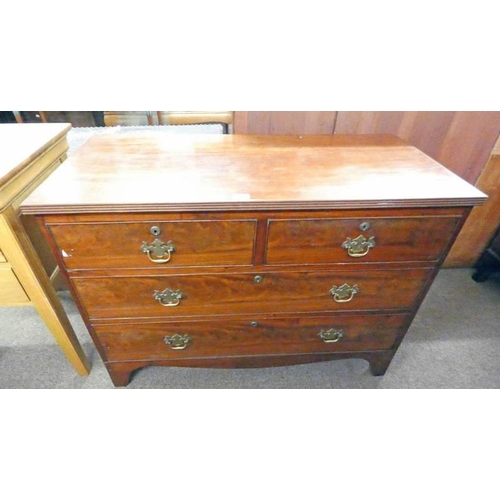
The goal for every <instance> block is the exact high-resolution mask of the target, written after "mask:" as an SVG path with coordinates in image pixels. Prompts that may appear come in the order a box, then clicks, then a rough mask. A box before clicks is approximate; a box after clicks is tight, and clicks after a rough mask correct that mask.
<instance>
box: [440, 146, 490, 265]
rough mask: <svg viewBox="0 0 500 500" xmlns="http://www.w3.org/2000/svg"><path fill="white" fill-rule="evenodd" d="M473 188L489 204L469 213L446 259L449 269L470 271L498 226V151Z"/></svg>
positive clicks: (475, 208)
mask: <svg viewBox="0 0 500 500" xmlns="http://www.w3.org/2000/svg"><path fill="white" fill-rule="evenodd" d="M476 185H477V187H478V188H479V189H480V190H481V191H483V192H484V193H486V194H487V195H488V200H487V201H486V203H485V204H484V205H482V206H478V207H474V208H473V209H472V212H471V214H470V215H469V218H468V219H467V221H466V222H465V224H464V226H463V228H462V230H461V231H460V234H459V235H458V238H457V239H456V241H455V244H454V245H453V247H452V248H451V250H450V253H449V255H448V257H447V259H446V266H448V267H459V266H462V267H463V266H466V267H472V266H473V265H474V263H475V262H476V261H477V259H479V257H480V256H481V253H482V252H483V250H484V249H485V247H486V245H487V244H488V242H489V241H490V239H491V237H492V236H493V234H494V232H495V231H496V229H497V228H498V227H499V226H500V150H499V151H498V153H495V154H493V155H492V156H491V158H490V160H489V161H488V164H487V165H486V167H485V169H484V170H483V172H482V174H481V176H480V177H479V180H478V182H477V184H476Z"/></svg>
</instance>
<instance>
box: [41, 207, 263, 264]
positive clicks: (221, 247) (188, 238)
mask: <svg viewBox="0 0 500 500" xmlns="http://www.w3.org/2000/svg"><path fill="white" fill-rule="evenodd" d="M152 227H157V228H159V229H160V231H161V232H160V234H159V235H158V236H154V235H152V234H151V228H152ZM48 228H49V230H50V233H51V234H52V236H53V238H54V240H55V241H56V244H57V246H58V248H59V249H60V252H61V254H62V256H63V259H64V263H65V266H66V268H67V269H70V270H73V269H102V268H109V269H116V268H133V267H135V268H141V267H142V268H158V267H160V268H161V267H168V268H171V267H179V266H210V265H211V266H217V265H219V266H230V265H250V264H251V263H252V261H253V249H254V244H255V232H256V221H255V220H253V221H252V220H231V221H224V220H193V221H182V220H175V219H174V220H165V218H164V217H163V218H162V217H156V218H150V217H144V218H143V221H141V222H133V221H131V222H127V221H126V217H125V218H124V219H123V220H122V221H121V222H113V221H106V220H104V221H103V220H101V221H98V222H87V223H85V222H82V223H78V222H76V221H75V222H74V223H66V224H49V225H48ZM156 239H158V240H160V241H162V242H163V243H165V244H166V243H168V242H171V243H172V245H173V246H174V248H175V251H173V252H172V253H171V256H170V260H169V261H168V262H162V263H157V262H152V260H150V258H149V257H148V255H147V254H146V253H144V252H143V251H142V250H141V248H142V246H143V244H144V243H147V244H151V243H153V241H155V240H156ZM151 258H153V259H154V258H155V257H154V255H152V257H151Z"/></svg>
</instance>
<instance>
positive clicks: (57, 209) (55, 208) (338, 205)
mask: <svg viewBox="0 0 500 500" xmlns="http://www.w3.org/2000/svg"><path fill="white" fill-rule="evenodd" d="M486 200H487V196H484V197H474V198H450V199H445V198H441V199H426V200H408V199H401V200H390V201H379V200H357V201H354V200H349V201H329V202H328V201H324V202H322V201H302V202H286V201H281V202H259V201H255V202H245V203H235V202H219V203H154V204H137V205H131V204H110V205H106V204H102V205H22V204H21V207H20V210H21V213H23V214H27V215H51V214H83V213H119V212H134V213H140V212H206V211H220V212H223V211H225V212H230V211H251V210H259V211H269V210H292V209H293V210H342V209H354V210H355V209H359V208H361V209H377V208H440V207H472V206H476V205H482V204H483V203H484V202H485V201H486Z"/></svg>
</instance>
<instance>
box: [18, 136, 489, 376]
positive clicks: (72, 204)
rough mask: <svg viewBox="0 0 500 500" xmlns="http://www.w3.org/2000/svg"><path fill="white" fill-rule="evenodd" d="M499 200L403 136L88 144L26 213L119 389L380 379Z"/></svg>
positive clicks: (141, 139) (101, 140) (140, 139)
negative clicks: (360, 370) (255, 371)
mask: <svg viewBox="0 0 500 500" xmlns="http://www.w3.org/2000/svg"><path fill="white" fill-rule="evenodd" d="M485 198H486V196H485V195H484V194H483V193H481V192H480V191H479V190H477V189H475V188H474V187H473V186H471V185H469V184H468V183H467V182H465V181H464V180H462V179H460V178H459V177H457V176H456V175H454V174H453V173H452V172H450V171H448V170H447V169H446V168H444V167H443V166H441V165H439V164H438V163H437V162H435V161H434V160H432V159H431V158H429V157H428V156H426V155H425V154H423V153H422V152H420V151H418V150H417V149H416V148H414V147H412V146H411V145H409V144H406V143H405V142H403V141H402V140H400V139H398V138H396V137H390V136H338V135H336V136H251V135H204V136H202V135H200V136H195V135H183V136H181V135H175V136H174V135H170V136H167V135H165V134H160V133H157V132H155V131H154V130H152V131H151V133H150V134H147V135H137V136H134V135H127V136H126V137H125V136H121V137H120V136H99V137H92V138H91V139H89V140H88V141H87V142H86V143H85V144H84V145H83V146H82V147H81V148H79V149H78V151H77V152H76V154H75V155H73V156H72V157H71V158H70V159H69V160H68V161H66V162H65V163H64V165H62V166H61V168H60V169H58V171H57V172H55V174H54V175H52V176H51V177H50V178H49V179H48V180H47V182H45V183H44V184H43V185H42V186H40V187H39V188H38V189H37V190H36V191H35V192H34V193H33V194H32V195H31V196H30V197H28V198H27V199H26V200H25V201H24V202H23V204H22V206H21V210H22V212H23V213H24V214H30V215H35V216H36V217H37V219H38V220H39V221H40V223H41V225H42V227H43V231H44V235H45V236H46V238H47V241H48V242H49V244H50V246H51V248H52V249H53V251H54V255H55V256H56V257H57V259H58V263H59V265H60V267H61V269H62V271H63V272H64V273H65V275H66V278H67V281H68V286H69V288H70V291H71V292H72V294H73V297H74V298H75V302H76V303H77V304H78V306H79V309H80V312H81V313H82V316H83V319H84V321H85V323H86V325H87V327H88V329H89V332H90V335H91V336H92V338H93V340H94V343H95V345H96V348H97V350H98V351H99V354H100V355H101V357H102V359H103V361H104V363H105V366H106V368H107V369H108V371H109V373H110V376H111V378H112V380H113V382H114V384H115V385H125V384H127V383H128V381H129V378H130V375H131V373H132V372H133V371H135V370H137V369H139V368H142V367H145V366H185V367H188V366H196V367H218V368H229V367H233V368H243V367H263V366H278V365H286V364H294V363H310V362H313V361H326V360H330V359H342V358H352V357H354V358H362V359H365V360H366V361H368V362H369V365H370V369H371V372H372V373H373V374H374V375H383V374H384V372H385V371H386V369H387V367H388V366H389V363H390V361H391V359H392V357H393V356H394V354H395V352H396V351H397V349H398V347H399V345H400V343H401V342H402V340H403V338H404V335H405V333H406V331H407V330H408V327H409V325H410V323H411V321H412V319H413V317H414V316H415V313H416V311H417V310H418V307H419V306H420V304H421V302H422V300H423V299H424V297H425V294H426V293H427V290H428V289H429V287H430V285H431V283H432V281H433V279H434V277H435V276H436V273H437V272H438V270H439V268H440V266H441V264H442V262H443V260H444V258H445V256H446V254H447V252H448V250H449V249H450V247H451V245H452V243H453V241H454V239H455V238H456V235H457V234H458V232H459V231H460V228H461V227H462V224H463V223H464V221H465V219H466V218H467V215H468V213H469V211H470V209H471V207H473V206H474V205H477V204H479V203H482V202H484V200H485Z"/></svg>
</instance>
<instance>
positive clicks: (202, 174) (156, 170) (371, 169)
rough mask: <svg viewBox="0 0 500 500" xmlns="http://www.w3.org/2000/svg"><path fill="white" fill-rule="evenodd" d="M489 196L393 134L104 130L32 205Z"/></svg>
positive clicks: (222, 204) (309, 204)
mask: <svg viewBox="0 0 500 500" xmlns="http://www.w3.org/2000/svg"><path fill="white" fill-rule="evenodd" d="M485 199H486V196H485V195H484V194H483V193H481V192H480V191H479V190H477V189H476V188H474V187H473V186H471V185H470V184H468V183H467V182H465V181H464V180H462V179H461V178H459V177H458V176H457V175H455V174H453V173H452V172H450V171H449V170H447V169H446V168H445V167H443V166H442V165H440V164H439V163H437V162H436V161H434V160H433V159H431V158H430V157H428V156H427V155H425V154H424V153H422V152H421V151H419V150H418V149H416V148H415V147H413V146H410V145H408V144H407V143H405V142H404V141H402V140H401V139H399V138H397V137H393V136H388V135H351V136H342V135H331V136H328V135H323V136H270V135H267V136H252V135H165V134H160V133H155V132H154V131H151V133H150V134H148V135H137V136H134V135H127V136H114V135H113V136H96V137H92V138H91V139H90V140H89V141H88V142H87V143H86V144H84V145H83V146H82V147H81V148H80V149H79V150H78V151H77V152H76V154H75V155H74V156H73V157H72V158H70V159H69V160H67V161H66V162H65V163H64V164H63V165H62V166H61V167H60V168H59V169H58V170H57V171H56V172H55V173H54V174H53V175H51V176H50V177H49V179H47V180H46V181H45V182H44V183H43V184H42V185H41V186H40V187H39V188H38V189H37V190H36V191H35V192H34V193H32V195H31V196H30V197H28V198H27V200H25V202H24V203H23V205H22V207H21V209H22V211H23V212H24V213H38V214H44V213H47V214H49V213H54V214H55V213H63V212H65V213H85V212H119V211H123V210H134V211H155V212H158V211H163V210H173V211H181V210H182V211H185V210H191V211H193V210H195V211H198V210H200V211H201V210H205V209H210V210H250V209H252V210H255V209H257V210H258V209H266V210H271V209H289V208H295V209H341V208H353V207H355V208H383V207H400V208H401V207H405V206H408V207H412V206H420V207H427V206H432V207H438V206H467V205H474V204H477V203H481V202H483V201H484V200H485Z"/></svg>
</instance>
